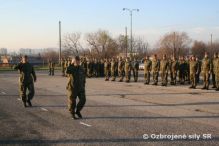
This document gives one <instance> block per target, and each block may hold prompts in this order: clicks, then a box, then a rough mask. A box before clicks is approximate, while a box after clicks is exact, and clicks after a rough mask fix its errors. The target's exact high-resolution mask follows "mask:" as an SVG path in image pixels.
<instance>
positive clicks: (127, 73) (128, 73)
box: [125, 58, 132, 83]
mask: <svg viewBox="0 0 219 146" xmlns="http://www.w3.org/2000/svg"><path fill="white" fill-rule="evenodd" d="M131 70H132V64H131V62H130V60H129V58H126V61H125V78H126V80H125V81H126V83H129V82H130V79H131Z"/></svg>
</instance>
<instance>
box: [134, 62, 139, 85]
mask: <svg viewBox="0 0 219 146" xmlns="http://www.w3.org/2000/svg"><path fill="white" fill-rule="evenodd" d="M138 71H139V63H138V61H137V59H136V58H134V61H133V76H134V81H135V82H137V81H138Z"/></svg>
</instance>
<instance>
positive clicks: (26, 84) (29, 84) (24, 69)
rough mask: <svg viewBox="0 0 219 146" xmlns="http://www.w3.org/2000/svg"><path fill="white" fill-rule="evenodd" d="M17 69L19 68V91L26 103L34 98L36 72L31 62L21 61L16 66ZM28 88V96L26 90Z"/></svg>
mask: <svg viewBox="0 0 219 146" xmlns="http://www.w3.org/2000/svg"><path fill="white" fill-rule="evenodd" d="M14 69H15V70H19V72H20V78H19V93H20V97H21V99H22V101H23V102H24V103H26V102H27V101H30V100H32V99H33V97H34V94H35V91H34V81H36V74H35V71H34V68H33V66H32V65H31V64H30V63H19V64H18V65H16V66H15V67H14ZM27 90H28V96H27V95H26V92H27Z"/></svg>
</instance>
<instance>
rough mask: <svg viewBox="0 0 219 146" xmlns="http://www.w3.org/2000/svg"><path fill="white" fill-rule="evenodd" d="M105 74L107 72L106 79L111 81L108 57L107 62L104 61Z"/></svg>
mask: <svg viewBox="0 0 219 146" xmlns="http://www.w3.org/2000/svg"><path fill="white" fill-rule="evenodd" d="M104 74H105V81H109V76H110V63H109V60H108V59H106V60H105V62H104Z"/></svg>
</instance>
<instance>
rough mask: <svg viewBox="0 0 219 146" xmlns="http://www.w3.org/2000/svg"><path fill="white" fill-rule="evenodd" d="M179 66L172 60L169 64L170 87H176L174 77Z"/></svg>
mask: <svg viewBox="0 0 219 146" xmlns="http://www.w3.org/2000/svg"><path fill="white" fill-rule="evenodd" d="M178 68H179V64H178V61H177V60H172V61H171V63H170V79H171V82H170V84H171V85H176V77H177V72H178Z"/></svg>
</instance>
